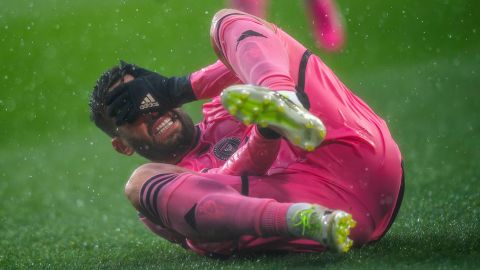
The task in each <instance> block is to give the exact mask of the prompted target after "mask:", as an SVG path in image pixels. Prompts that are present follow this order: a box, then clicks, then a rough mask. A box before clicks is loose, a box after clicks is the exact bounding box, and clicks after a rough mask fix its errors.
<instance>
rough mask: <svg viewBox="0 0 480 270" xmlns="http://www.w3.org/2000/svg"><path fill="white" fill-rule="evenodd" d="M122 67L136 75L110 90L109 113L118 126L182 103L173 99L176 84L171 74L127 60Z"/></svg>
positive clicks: (107, 103)
mask: <svg viewBox="0 0 480 270" xmlns="http://www.w3.org/2000/svg"><path fill="white" fill-rule="evenodd" d="M120 68H121V71H122V72H123V74H130V75H132V76H133V77H135V79H133V80H131V81H129V82H127V83H122V84H120V85H118V86H117V87H115V88H114V89H113V90H112V91H111V92H109V93H108V94H107V98H106V105H107V114H108V116H110V117H115V123H116V125H117V126H120V125H123V124H125V123H133V122H134V121H135V120H136V119H138V117H140V116H141V115H144V114H148V113H151V112H158V113H160V114H163V113H165V112H166V111H168V110H171V109H173V108H175V107H177V106H179V103H178V101H176V100H173V99H172V95H171V93H173V92H175V91H176V89H170V88H174V87H175V86H176V84H172V83H171V78H167V77H164V76H162V75H160V74H158V73H155V72H152V71H149V70H147V69H144V68H141V67H138V66H135V65H132V64H127V63H125V62H122V63H121V66H120ZM173 98H175V96H173Z"/></svg>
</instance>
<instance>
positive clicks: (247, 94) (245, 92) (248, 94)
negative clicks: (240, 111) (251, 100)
mask: <svg viewBox="0 0 480 270" xmlns="http://www.w3.org/2000/svg"><path fill="white" fill-rule="evenodd" d="M249 96H250V93H249V92H248V91H247V90H242V92H241V93H240V98H241V99H247V98H248V97H249Z"/></svg>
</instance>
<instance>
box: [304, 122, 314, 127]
mask: <svg viewBox="0 0 480 270" xmlns="http://www.w3.org/2000/svg"><path fill="white" fill-rule="evenodd" d="M305 127H306V128H313V121H312V120H308V121H307V123H305Z"/></svg>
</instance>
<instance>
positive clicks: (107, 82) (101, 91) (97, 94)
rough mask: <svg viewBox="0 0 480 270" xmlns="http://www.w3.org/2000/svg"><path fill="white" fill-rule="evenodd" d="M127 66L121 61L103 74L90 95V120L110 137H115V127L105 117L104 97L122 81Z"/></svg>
mask: <svg viewBox="0 0 480 270" xmlns="http://www.w3.org/2000/svg"><path fill="white" fill-rule="evenodd" d="M127 65H129V64H127V63H125V62H123V61H121V62H120V64H119V65H117V66H114V67H112V68H111V69H109V70H107V71H106V72H104V73H103V74H102V75H101V76H100V78H99V79H98V80H97V82H96V84H95V86H94V87H93V91H92V94H91V95H90V102H89V105H90V120H92V121H93V122H94V123H95V125H96V126H97V127H98V128H100V129H101V130H103V131H104V132H105V133H107V135H108V136H110V137H114V136H116V127H115V124H114V122H113V121H112V120H111V119H110V118H109V117H108V116H107V110H106V109H107V108H106V105H105V102H106V97H107V93H108V90H109V89H110V88H111V87H112V85H114V84H115V83H116V82H118V81H120V80H122V79H123V77H124V76H125V74H126V73H125V67H126V66H127Z"/></svg>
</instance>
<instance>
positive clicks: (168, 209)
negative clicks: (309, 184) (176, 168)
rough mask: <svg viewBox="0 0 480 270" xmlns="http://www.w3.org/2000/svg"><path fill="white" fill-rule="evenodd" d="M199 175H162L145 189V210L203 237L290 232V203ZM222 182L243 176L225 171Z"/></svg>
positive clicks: (163, 222)
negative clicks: (243, 192)
mask: <svg viewBox="0 0 480 270" xmlns="http://www.w3.org/2000/svg"><path fill="white" fill-rule="evenodd" d="M207 177H208V174H203V175H197V174H190V173H183V174H179V175H177V174H160V175H158V176H155V177H153V178H151V179H150V180H149V181H147V182H146V183H145V184H144V185H143V187H142V189H141V192H140V198H141V201H140V205H141V212H142V214H144V215H145V216H146V217H147V218H148V219H149V220H151V221H152V222H154V223H156V224H158V225H159V226H161V227H164V228H167V229H169V230H172V231H174V232H176V233H178V234H181V235H183V236H185V237H187V238H191V239H194V240H199V241H207V242H208V241H226V240H232V239H235V238H237V237H239V236H241V235H255V236H262V237H268V236H280V235H288V231H287V223H286V213H287V210H288V208H289V207H290V205H291V204H290V203H279V202H277V201H275V200H273V199H262V198H253V197H246V196H243V195H241V194H240V193H239V192H238V191H237V190H235V189H234V188H232V187H230V186H227V185H225V184H223V183H222V182H221V181H217V180H212V179H209V178H207ZM222 178H224V179H222V181H226V182H229V183H234V182H235V181H240V178H239V177H236V176H224V177H222Z"/></svg>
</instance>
